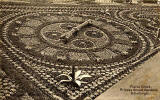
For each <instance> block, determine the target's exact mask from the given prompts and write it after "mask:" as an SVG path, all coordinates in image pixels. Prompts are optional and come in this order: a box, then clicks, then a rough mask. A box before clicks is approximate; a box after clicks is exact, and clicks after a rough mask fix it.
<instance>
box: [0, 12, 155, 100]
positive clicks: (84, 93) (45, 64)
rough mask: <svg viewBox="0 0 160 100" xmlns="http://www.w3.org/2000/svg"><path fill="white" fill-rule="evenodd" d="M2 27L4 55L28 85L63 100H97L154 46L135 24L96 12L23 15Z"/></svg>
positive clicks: (9, 19) (12, 18) (14, 17)
mask: <svg viewBox="0 0 160 100" xmlns="http://www.w3.org/2000/svg"><path fill="white" fill-rule="evenodd" d="M2 30H3V33H2V38H3V39H2V40H3V41H4V44H3V45H4V47H5V48H6V50H7V52H8V54H7V53H6V54H4V55H5V57H6V58H8V59H9V61H11V62H12V63H13V65H14V66H15V69H16V70H19V71H20V72H21V75H23V76H25V77H26V78H27V79H28V80H29V84H34V86H35V87H36V88H38V89H40V90H41V91H42V94H43V93H44V94H47V96H49V97H50V98H52V99H60V100H61V99H67V100H69V99H73V100H74V99H77V100H82V99H94V98H95V97H97V96H98V95H100V94H101V93H102V92H104V91H105V90H107V89H108V88H109V87H111V86H112V85H113V84H115V83H117V82H118V81H119V80H120V79H122V78H123V77H124V76H125V75H127V74H128V73H129V72H131V71H132V70H134V68H135V65H137V64H139V63H140V62H142V61H143V60H144V59H146V58H147V57H148V56H149V55H150V54H152V53H153V52H151V51H152V50H153V47H154V43H153V42H152V40H151V39H150V38H149V37H147V36H145V34H143V33H142V32H140V31H138V30H136V28H135V27H133V26H132V27H130V26H128V25H127V24H125V23H123V22H122V23H121V22H119V21H118V20H114V18H113V19H112V18H110V17H106V15H103V16H102V15H101V16H100V15H98V14H95V13H93V14H91V13H83V12H81V13H70V12H39V13H36V12H27V13H20V14H16V15H15V16H12V17H10V18H8V19H7V22H6V23H5V25H4V27H3V29H2ZM24 88H29V87H24ZM36 92H37V91H36Z"/></svg>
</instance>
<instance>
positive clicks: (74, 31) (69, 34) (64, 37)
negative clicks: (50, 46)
mask: <svg viewBox="0 0 160 100" xmlns="http://www.w3.org/2000/svg"><path fill="white" fill-rule="evenodd" d="M91 22H92V20H90V19H89V20H87V21H85V22H83V23H82V24H80V25H78V26H77V27H74V28H72V30H71V31H69V32H67V33H65V34H64V35H62V36H61V37H60V39H61V40H62V41H63V42H64V44H66V43H68V41H69V39H70V38H71V37H75V36H77V32H78V31H79V30H80V29H82V28H83V27H84V26H86V25H88V24H91Z"/></svg>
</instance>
